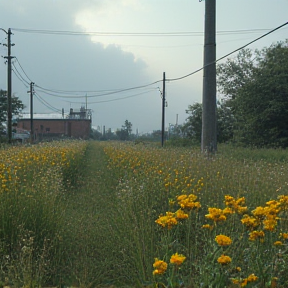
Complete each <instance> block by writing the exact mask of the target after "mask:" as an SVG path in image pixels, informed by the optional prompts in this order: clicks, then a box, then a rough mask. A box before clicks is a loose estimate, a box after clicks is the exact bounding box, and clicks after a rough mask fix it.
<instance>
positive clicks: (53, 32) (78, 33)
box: [11, 28, 271, 37]
mask: <svg viewBox="0 0 288 288" xmlns="http://www.w3.org/2000/svg"><path fill="white" fill-rule="evenodd" d="M11 29H12V30H14V31H17V32H22V33H36V34H50V35H66V36H129V37H130V36H137V37H139V36H141V37H151V36H152V37H153V36H157V37H159V36H161V37H174V36H185V37H187V36H188V37H191V36H203V35H204V32H199V31H176V32H115V31H114V32H100V31H88V32H81V31H67V30H44V29H23V28H11ZM269 30H271V29H240V30H223V31H217V32H216V34H217V35H231V34H233V35H234V34H251V33H261V32H264V31H269Z"/></svg>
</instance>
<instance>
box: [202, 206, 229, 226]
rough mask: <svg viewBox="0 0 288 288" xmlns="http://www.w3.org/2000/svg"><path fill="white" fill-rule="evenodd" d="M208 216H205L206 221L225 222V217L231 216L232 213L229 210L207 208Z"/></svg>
mask: <svg viewBox="0 0 288 288" xmlns="http://www.w3.org/2000/svg"><path fill="white" fill-rule="evenodd" d="M208 212H209V214H206V215H205V217H206V218H207V219H210V220H213V221H214V222H221V221H226V219H227V215H229V214H232V213H233V211H232V210H231V209H230V208H227V207H226V208H225V209H223V210H222V209H218V208H210V207H209V208H208Z"/></svg>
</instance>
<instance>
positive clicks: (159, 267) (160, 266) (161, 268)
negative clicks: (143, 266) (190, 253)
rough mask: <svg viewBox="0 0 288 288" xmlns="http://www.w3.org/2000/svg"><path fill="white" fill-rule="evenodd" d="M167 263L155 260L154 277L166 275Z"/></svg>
mask: <svg viewBox="0 0 288 288" xmlns="http://www.w3.org/2000/svg"><path fill="white" fill-rule="evenodd" d="M167 266H168V265H167V263H166V262H165V261H162V260H159V259H158V258H155V262H154V264H153V267H154V268H155V270H154V271H153V275H157V274H164V273H165V271H166V270H167Z"/></svg>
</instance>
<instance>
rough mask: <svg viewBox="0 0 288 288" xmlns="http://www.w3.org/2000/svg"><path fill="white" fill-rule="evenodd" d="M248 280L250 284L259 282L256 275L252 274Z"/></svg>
mask: <svg viewBox="0 0 288 288" xmlns="http://www.w3.org/2000/svg"><path fill="white" fill-rule="evenodd" d="M246 279H247V281H248V282H255V281H257V280H258V277H257V276H256V275H255V274H250V275H249V276H248V277H247V278H246Z"/></svg>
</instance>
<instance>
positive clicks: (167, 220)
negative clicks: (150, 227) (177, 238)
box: [155, 212, 178, 229]
mask: <svg viewBox="0 0 288 288" xmlns="http://www.w3.org/2000/svg"><path fill="white" fill-rule="evenodd" d="M155 222H156V223H157V224H159V225H160V226H162V227H166V226H167V227H168V229H171V228H172V226H174V225H177V224H178V221H177V219H176V218H175V214H174V213H172V212H166V216H159V218H158V219H157V220H156V221H155Z"/></svg>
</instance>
